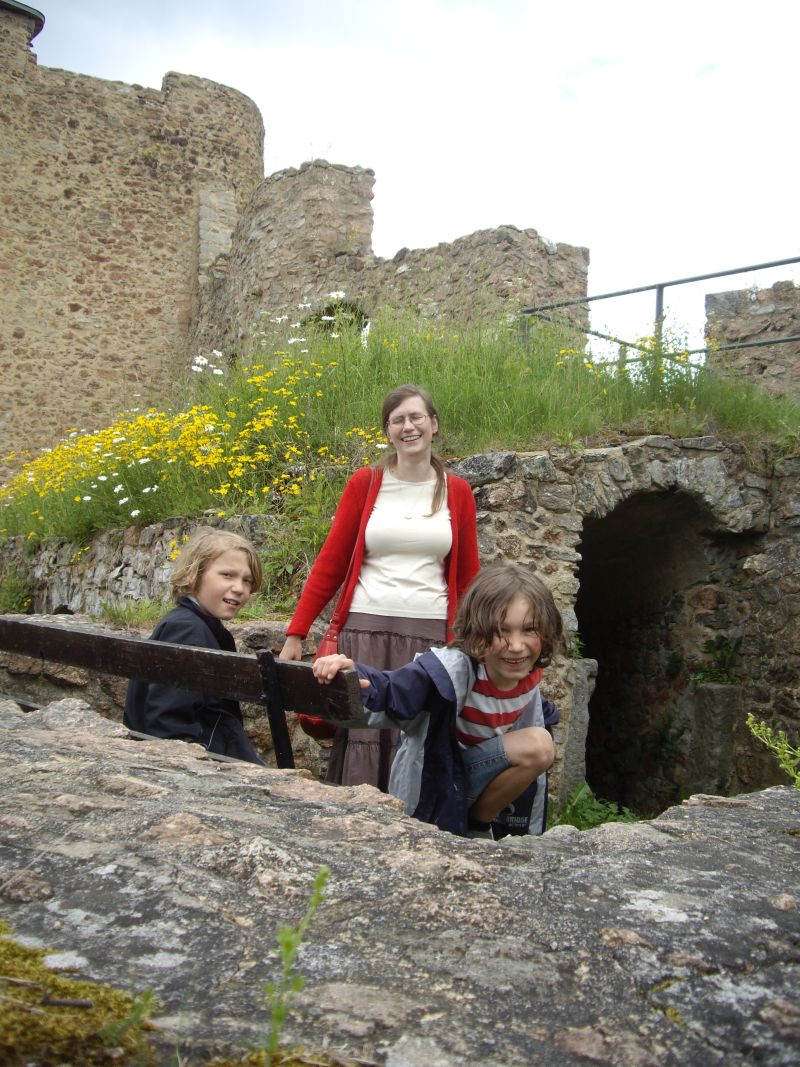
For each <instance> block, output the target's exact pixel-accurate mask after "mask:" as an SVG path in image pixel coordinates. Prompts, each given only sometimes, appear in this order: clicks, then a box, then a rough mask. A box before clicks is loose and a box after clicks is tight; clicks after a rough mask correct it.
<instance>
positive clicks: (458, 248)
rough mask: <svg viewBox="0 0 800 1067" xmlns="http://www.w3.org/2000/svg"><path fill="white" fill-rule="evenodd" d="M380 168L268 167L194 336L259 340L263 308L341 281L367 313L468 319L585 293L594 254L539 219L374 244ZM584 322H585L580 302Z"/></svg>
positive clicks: (315, 297) (221, 343) (339, 286)
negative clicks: (548, 231) (428, 240)
mask: <svg viewBox="0 0 800 1067" xmlns="http://www.w3.org/2000/svg"><path fill="white" fill-rule="evenodd" d="M374 180H375V175H374V173H373V171H371V170H367V169H364V168H362V167H344V166H340V165H332V164H330V163H328V162H326V161H325V160H320V159H318V160H314V161H312V162H309V163H304V164H303V165H302V166H301V167H300V168H299V169H295V168H289V169H287V170H283V171H279V172H278V173H277V174H273V175H272V176H271V177H269V178H267V179H266V180H265V181H264V182H263V183H262V184H261V185H260V186H259V187H258V189H257V190H256V191H255V193H254V194H253V197H252V199H251V200H250V202H249V204H248V205H247V208H246V209H245V211H244V213H243V215H242V217H241V219H240V220H239V223H238V226H237V228H236V230H235V232H234V234H233V238H232V242H231V250H230V252H229V253H225V252H223V254H221V255H220V256H219V257H218V258H217V260H215V261H214V262H213V263H212V264H211V265H210V266H209V268H208V270H207V271H205V274H204V281H203V286H202V293H203V299H202V302H201V307H200V311H199V313H198V317H197V320H196V323H195V331H194V335H193V343H194V347H195V348H196V349H197V350H199V351H203V350H206V351H207V350H209V349H211V348H217V349H221V350H223V351H228V352H237V351H242V350H245V351H247V350H248V349H249V348H251V347H252V346H253V344H254V337H255V335H257V333H258V330H259V326H260V324H261V321H262V318H264V317H272V316H275V315H279V314H289V315H291V316H293V317H294V316H299V317H302V315H301V314H300V313H298V310H297V309H298V306H299V305H303V304H311V305H313V306H314V307H316V308H319V306H320V305H324V303H325V301H326V299H327V297H328V294H329V293H331V292H334V291H337V292H344V293H345V294H346V296H347V299H348V301H351V302H352V303H354V304H356V305H358V306H359V307H360V308H362V310H363V311H364V312H365V314H366V315H367V316H368V317H369V316H371V315H373V314H374V313H375V312H376V311H377V309H378V308H394V309H396V310H409V311H411V312H413V313H414V314H416V315H421V316H423V317H427V318H436V317H439V316H442V317H456V318H459V319H461V320H469V319H484V320H485V319H487V318H494V317H499V316H501V315H509V314H512V313H515V312H517V311H519V310H520V308H522V307H525V306H528V305H532V304H536V303H545V302H547V301H549V300H558V299H564V300H568V299H571V298H573V297H581V296H585V295H586V287H587V272H588V266H589V253H588V251H587V249H585V248H575V247H572V246H570V245H563V244H562V245H554V244H552V243H551V242H549V241H546V240H544V239H543V238H541V237H540V236H539V234H538V233H537V232H536V231H535V230H531V229H527V230H518V229H517V228H516V227H514V226H503V227H500V228H498V229H496V230H484V231H480V232H477V233H473V234H470V235H469V236H466V237H461V238H459V239H458V240H456V241H454V242H452V243H450V244H439V245H437V246H436V247H434V248H426V249H415V250H410V249H408V248H402V249H400V250H399V251H398V252H397V254H396V255H395V256H394V257H393V258H392V259H382V258H379V257H376V256H375V255H374V254H373V252H372V206H371V200H372V196H373V193H372V187H373V184H374ZM576 315H577V316H578V318H577V321H578V322H580V323H583V324H588V320H587V318H586V311H585V308H582V309H581V310H579V311H576Z"/></svg>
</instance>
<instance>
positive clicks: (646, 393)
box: [0, 309, 800, 598]
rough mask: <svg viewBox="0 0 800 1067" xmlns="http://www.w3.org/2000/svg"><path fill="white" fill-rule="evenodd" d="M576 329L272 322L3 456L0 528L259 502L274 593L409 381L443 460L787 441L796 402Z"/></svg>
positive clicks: (677, 350) (661, 349)
mask: <svg viewBox="0 0 800 1067" xmlns="http://www.w3.org/2000/svg"><path fill="white" fill-rule="evenodd" d="M334 310H335V309H334ZM584 340H585V339H584V337H583V336H582V335H581V334H580V333H579V332H577V331H575V330H572V329H571V328H569V327H556V326H554V325H552V324H547V323H541V322H540V323H532V324H530V328H529V329H528V330H527V331H526V332H525V335H523V331H521V330H520V328H519V324H518V323H512V324H509V323H508V322H506V321H496V322H490V323H484V324H480V325H470V326H463V327H461V326H458V325H455V324H453V323H443V322H435V323H434V322H425V321H420V320H419V319H414V318H412V317H410V316H407V315H406V316H403V315H394V314H390V313H385V314H382V315H381V316H380V317H379V318H377V319H376V321H374V322H373V324H372V328H371V331H370V333H369V336H368V338H366V339H365V337H364V336H362V334H361V333H360V331H359V329H358V327H357V326H354V325H353V324H352V322H351V321H348V316H345V315H342V316H339V317H337V315H336V314H334V315H333V316H332V317H331V318H329V319H328V320H327V321H326V320H323V319H322V318H321V317H320V316H319V315H316V316H315V317H314V318H313V319H310V320H307V321H306V323H305V325H299V324H297V323H296V324H295V325H294V326H293V327H291V328H289V327H288V324H286V323H284V322H282V321H278V320H275V321H273V322H272V323H270V324H269V328H268V330H267V331H266V332H263V333H262V334H261V335H260V345H259V350H258V351H256V352H253V353H252V354H251V355H250V356H249V358H240V359H237V360H233V361H227V360H225V359H224V358H223V357H222V356H221V355H220V354H219V353H216V352H215V353H211V354H209V356H207V357H206V356H197V357H195V359H194V361H193V364H192V367H191V371H190V372H187V381H186V382H184V383H183V384H182V386H181V388H180V391H179V392H177V393H176V394H175V396H174V397H173V399H172V401H171V402H170V403H169V404H166V405H165V406H164V407H163V408H161V409H155V408H151V409H149V410H147V411H138V410H134V411H128V412H124V413H122V414H121V415H120V417H119V418H118V419H117V420H116V421H115V422H114V423H112V424H111V425H110V426H106V427H101V428H99V429H97V430H96V431H94V432H91V433H88V432H84V431H80V432H79V431H75V432H73V433H72V434H70V435H69V436H68V437H67V439H65V440H64V441H63V442H61V443H60V444H59V445H57V446H56V447H54V448H53V449H50V450H46V451H43V452H41V453H39V454H38V455H35V456H34V455H31V456H22V457H19V456H17V457H15V459H14V460H13V462H14V463H15V464H16V465H17V473H16V475H15V476H14V477H12V478H11V479H10V480H9V481H8V482H6V484H4V485H3V486H0V538H9V537H23V538H26V539H27V540H29V541H30V542H32V543H35V542H38V541H41V540H42V539H43V538H47V537H52V536H57V537H59V538H66V539H69V540H71V541H74V542H78V543H81V542H85V541H86V540H87V539H88V537H89V536H90V535H91V534H92V533H93V532H94V531H95V530H98V529H105V528H110V527H121V526H128V525H131V524H133V523H139V524H145V523H150V522H155V521H157V520H159V519H162V518H165V517H167V516H174V515H187V516H198V515H204V514H205V515H206V516H214V517H220V518H222V517H225V516H228V515H231V514H233V513H241V512H246V511H249V512H268V513H269V514H271V515H274V516H275V517H276V520H279V521H276V525H275V529H276V531H277V530H279V529H280V530H282V531H283V534H282V535H281V536H278V534H277V533H276V536H275V538H274V542H275V543H274V545H273V547H272V549H271V550H270V554H269V558H268V559H266V560H265V566H266V578H267V587H268V588H272V591H273V593H274V595H275V596H276V597H278V598H280V595H281V593H280V590H284V592H285V591H286V585H287V579H288V580H289V584H290V585H292V584H293V580H292V578H293V576H294V578H296V576H297V574H298V572H302V571H303V570H304V569H306V568H307V565H308V563H309V561H310V560H312V559H313V558H314V556H315V555H316V552H317V551H318V549H319V545H320V543H321V540H322V538H323V537H324V535H325V531H326V529H327V524H328V522H329V520H330V517H331V515H332V513H333V510H334V508H335V504H336V501H337V499H338V495H339V493H340V492H341V488H342V485H343V484H344V480H345V478H346V476H347V475H348V473H350V472H351V471H352V469H354V467H356V466H358V465H360V464H364V463H370V462H373V461H374V460H375V459H376V458H377V457H379V456H380V454H381V450H382V448H385V440H384V438H383V435H382V433H381V429H380V426H379V418H380V407H381V402H382V400H383V397H384V396H385V395H386V393H387V392H388V391H389V390H390V389H392V388H394V387H395V386H396V385H399V384H402V383H405V382H417V383H419V384H421V385H423V386H425V387H426V388H427V389H428V390H429V391H430V393H431V394H432V396H433V398H434V401H435V403H436V405H437V408H438V409H439V413H440V427H441V433H440V437H439V439H438V442H437V447H438V448H439V451H440V453H441V454H443V455H444V456H445V457H457V456H465V455H470V454H473V453H476V452H482V451H489V450H493V449H503V450H506V449H507V450H535V449H539V448H544V447H546V446H548V445H551V444H569V445H572V446H575V447H583V446H588V445H593V444H599V443H602V442H604V441H608V440H615V439H617V438H618V437H619V435H638V434H646V433H658V434H670V435H673V436H680V437H683V436H696V435H701V434H714V435H718V436H720V437H722V438H725V439H727V440H731V441H738V442H741V443H742V444H744V445H745V446H752V447H753V449H754V451H755V450H756V446H758V447H762V446H764V445H768V446H770V447H771V448H772V449H773V451H774V452H775V453H776V454H779V453H781V452H788V451H792V450H797V448H798V447H799V443H798V427H800V404H797V403H794V402H792V401H788V400H781V399H776V398H774V397H771V396H768V395H767V394H765V393H763V392H761V391H760V390H759V389H758V388H756V387H754V386H749V385H746V384H741V383H739V384H737V383H731V382H728V381H725V380H724V379H722V378H720V377H718V376H717V375H715V374H714V373H712V372H711V371H710V370H707V369H706V368H705V367H702V366H701V367H698V366H693V365H692V363H691V362H690V360H689V358H688V357H687V355H686V354H685V352H684V351H683V350H682V347H681V344H680V342H673V341H670V340H667V341H666V342H664V343H659V344H656V343H655V342H654V341H653V340H650V341H649V342H646V344H645V351H644V352H643V353H640V354H639V355H638V356H637V357H636V359H635V360H629V361H628V362H627V363H626V364H625V365H624V366H615V365H612V364H607V363H597V364H596V363H594V362H593V361H592V360H591V358H590V357H588V356H587V355H586V354H585V349H584Z"/></svg>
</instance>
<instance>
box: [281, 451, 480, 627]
mask: <svg viewBox="0 0 800 1067" xmlns="http://www.w3.org/2000/svg"><path fill="white" fill-rule="evenodd" d="M370 475H371V470H370V468H369V467H363V468H361V470H358V471H356V473H355V474H354V475H353V476H352V477H351V478H350V480H349V481H348V483H347V485H346V486H345V488H344V492H343V493H342V499H341V500H340V501H339V506H338V507H337V509H336V514H335V515H334V517H333V524H332V526H331V529H330V533H329V534H328V536H327V538H326V539H325V544H324V545H323V546H322V548H321V549H320V553H319V555H318V556H317V559H316V561H315V563H314V566H313V567H312V568H311V573H310V574H309V576H308V578H307V580H306V584H305V585H304V586H303V592H302V593H301V594H300V599H299V601H298V602H297V608H296V610H295V613H294V615H293V616H292V619H291V621H290V623H289V625H288V626H287V628H286V633H287V635H292V634H294V635H296V636H298V637H305V636H306V635H307V634H308V631H309V629H310V628H311V624H312V623H313V622H314V620H315V619H316V618H317V617H318V615H319V613H320V612H321V611H322V609H323V608H324V607H325V605H326V604H327V603H328V601H329V600H330V599H331V598H332V597H333V595H334V593H335V592H336V590H337V589H338V588H339V586H340V585H341V584H342V582H343V581H344V580H345V577H346V575H347V568H348V567H349V565H350V559H351V557H352V556H353V550H354V549H355V561H354V564H353V570H352V572H351V575H350V581H349V582H348V585H347V588H346V589H345V592H344V596H345V599H344V609H345V617H346V613H347V612H348V611H349V610H350V603H351V601H352V599H353V593H354V592H355V588H356V584H357V582H358V575H359V573H360V571H361V563H362V560H363V558H364V537H365V530H366V526H367V522H368V521H369V517H370V515H371V514H372V508H373V505H374V504H375V500H376V498H377V496H378V491H379V490H380V487H381V482H382V480H383V469H382V468H380V467H379V468H377V469H376V470H375V471H374V475H375V477H374V479H373V481H372V488H371V491H370ZM445 477H446V479H447V504H448V507H449V508H450V526H451V528H452V532H453V543H452V547H451V549H450V552H449V553H448V555H447V557H446V559H445V568H446V573H447V589H448V604H447V629H448V636H449V631H450V629H451V627H452V625H453V620H454V619H455V617H456V608H457V607H458V602H459V600H460V599H461V596H462V594H463V593H464V590H465V589H466V588H467V586H468V585H469V583H470V582H471V581H472V579H473V578H474V577H475V575H476V574H477V573H478V571H479V569H480V561H479V559H478V529H477V524H476V511H475V497H474V496H473V495H472V489H471V488H470V486H469V484H468V483H467V482H465V481H464V479H463V478H459V477H457V476H456V475H455V474H446V475H445Z"/></svg>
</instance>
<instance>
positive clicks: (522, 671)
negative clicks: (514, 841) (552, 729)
mask: <svg viewBox="0 0 800 1067" xmlns="http://www.w3.org/2000/svg"><path fill="white" fill-rule="evenodd" d="M453 632H454V635H455V637H454V640H453V641H452V642H451V644H450V645H448V646H447V647H446V648H437V649H431V650H430V652H425V653H423V654H422V655H419V656H417V658H416V659H415V660H414V662H413V663H409V664H407V665H406V666H405V667H400V668H399V669H398V670H395V671H378V670H375V669H373V668H371V667H367V666H365V665H363V664H360V663H359V664H354V663H353V661H352V660H350V659H347V658H346V657H345V656H342V655H340V654H336V655H333V656H325V657H322V658H321V659H318V660H317V661H316V662H315V664H314V673H315V675H316V677H317V678H318V679H319V680H320V681H322V682H327V681H330V680H331V678H333V677H334V676H335V675H336V674H337V673H338V671H339V670H343V669H347V668H352V667H356V669H357V670H358V673H359V675H360V676H361V679H362V681H361V685H362V688H363V690H364V691H363V699H364V704H365V706H366V708H367V709H368V710H369V711H370V712H371V713H372V714H371V715H370V717H369V718H370V724H371V725H373V726H376V727H377V726H385V725H387V724H390V725H394V726H399V727H400V729H401V730H402V731H403V734H402V736H401V742H400V747H399V750H398V753H397V755H396V757H395V760H394V764H393V767H392V773H391V778H390V781H389V792H390V793H392V794H394V795H395V796H398V797H400V798H401V799H402V800H403V801H404V803H405V806H406V811H407V813H408V814H410V815H413V816H414V817H415V818H418V819H422V820H423V821H424V822H431V823H434V824H436V825H437V826H439V827H440V828H441V829H446V830H450V831H451V832H453V833H457V834H462V835H465V836H472V837H491V836H492V832H491V824H492V822H493V821H494V820H495V819H496V818H497V816H498V815H499V814H500V813H501V812H503V811H504V809H507V808H508V807H509V806H513V805H515V803H517V802H518V801H519V798H521V797H522V796H523V794H526V791H529V789H530V787H531V785H532V784H533V783H534V782H537V781H538V782H539V786H540V789H539V792H540V797H541V796H543V793H544V786H545V782H546V779H545V778H544V777H543V776H544V775H545V774H546V771H547V769H548V768H549V767H550V766H551V765H552V763H553V759H554V756H555V750H554V748H553V741H552V738H551V736H550V734H549V732H548V731H547V730H546V729H545V728H544V718H543V714H542V699H541V695H540V693H539V680H540V678H541V676H542V668H543V667H545V666H547V664H548V663H549V662H550V660H551V658H552V655H553V654H554V653H555V652H556V651H557V650H558V649H559V648H561V647H562V646H563V644H564V627H563V621H562V619H561V614H560V612H559V611H558V609H557V607H556V605H555V602H554V600H553V596H552V593H551V592H550V590H549V589H548V588H547V586H546V585H545V584H544V583H543V582H542V581H541V580H540V579H539V578H537V577H536V575H534V574H532V573H531V572H530V571H528V570H527V569H526V568H524V567H522V566H519V565H518V564H496V565H493V566H490V567H487V568H485V569H484V570H482V571H480V572H479V574H478V575H477V577H476V578H475V579H474V580H473V582H472V584H471V585H470V587H469V589H468V590H467V593H466V594H465V596H464V598H463V600H462V602H461V605H460V607H459V610H458V614H457V616H456V620H455V623H454V625H453ZM512 832H516V833H519V832H523V833H527V832H541V831H540V829H539V828H538V827H537V828H536V829H533V827H532V825H531V824H530V820H529V821H527V822H526V823H525V824H524V827H523V828H522V829H521V830H520V829H519V828H518V829H515V830H513V831H512Z"/></svg>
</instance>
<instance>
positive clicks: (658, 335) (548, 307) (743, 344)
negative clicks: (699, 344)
mask: <svg viewBox="0 0 800 1067" xmlns="http://www.w3.org/2000/svg"><path fill="white" fill-rule="evenodd" d="M792 263H800V256H792V257H791V258H789V259H774V260H772V261H771V262H769V263H756V264H753V265H752V266H749V267H732V268H731V269H730V270H718V271H714V272H713V273H711V274H696V275H693V276H692V277H688V278H674V279H672V280H670V281H665V282H654V283H653V284H652V285H638V286H636V287H635V288H633V289H618V290H616V292H613V293H598V294H597V295H596V296H579V297H574V298H573V299H571V300H556V301H553V302H551V303H549V304H539V305H538V306H537V307H530V308H523V309H522V311H521V312H520V314H521V315H524V316H526V317H529V318H540V319H543V320H544V321H545V322H553V323H558V322H559V321H561V322H562V323H563V324H565V325H566V324H567V323H564V320H559V319H558V318H555V317H553V316H550V315H546V314H543V312H547V311H554V310H556V309H558V308H567V307H576V306H578V305H581V304H591V303H592V302H594V301H595V300H611V299H612V298H613V297H619V296H634V295H635V294H637V293H647V292H652V291H653V290H655V294H656V312H655V322H654V336H655V339H656V343H657V344H659V345H660V342H661V339H662V335H663V329H664V290H665V289H668V288H669V287H670V286H673V285H689V284H691V283H693V282H703V281H707V280H708V279H710V278H725V277H728V276H729V275H731V274H749V273H751V272H752V271H757V270H768V269H769V268H770V267H784V266H787V265H789V264H792ZM568 325H570V326H571V327H573V328H575V329H580V332H581V333H585V334H588V335H589V336H590V337H598V338H600V339H602V340H603V341H611V342H612V343H614V344H618V345H619V346H620V348H621V349H625V350H627V349H629V348H633V349H635V350H636V351H639V352H647V351H649V349H648V348H647V347H646V346H644V345H640V344H637V343H636V342H635V341H625V340H623V339H622V338H620V337H613V336H612V335H610V334H607V333H600V332H599V331H597V330H590V329H588V328H586V329H584V328H582V327H575V324H574V323H569V324H568ZM792 341H800V335H798V334H795V335H793V336H791V337H776V338H774V339H770V340H767V341H734V342H731V343H730V344H727V345H715V346H714V351H715V352H725V351H728V350H730V349H734V348H757V347H759V346H760V345H781V344H789V342H792ZM705 352H708V348H707V347H704V348H694V349H692V350H690V351H686V352H684V353H683V355H687V356H693V355H699V354H700V353H705Z"/></svg>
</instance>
